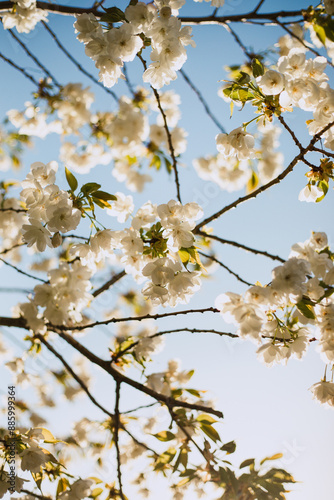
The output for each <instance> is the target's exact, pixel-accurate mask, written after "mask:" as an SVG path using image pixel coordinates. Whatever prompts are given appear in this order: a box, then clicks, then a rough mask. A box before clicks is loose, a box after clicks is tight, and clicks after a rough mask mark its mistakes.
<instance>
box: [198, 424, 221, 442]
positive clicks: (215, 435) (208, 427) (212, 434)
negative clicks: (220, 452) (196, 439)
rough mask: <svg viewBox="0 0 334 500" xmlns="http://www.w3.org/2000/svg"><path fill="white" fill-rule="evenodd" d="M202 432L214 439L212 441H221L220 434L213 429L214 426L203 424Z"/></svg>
mask: <svg viewBox="0 0 334 500" xmlns="http://www.w3.org/2000/svg"><path fill="white" fill-rule="evenodd" d="M200 425H201V430H202V431H203V432H204V434H206V435H207V436H208V437H209V438H210V439H212V441H214V442H216V441H220V436H219V434H218V432H217V431H216V429H214V428H213V427H212V425H208V424H204V423H201V424H200Z"/></svg>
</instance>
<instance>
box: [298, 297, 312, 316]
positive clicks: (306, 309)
mask: <svg viewBox="0 0 334 500" xmlns="http://www.w3.org/2000/svg"><path fill="white" fill-rule="evenodd" d="M296 307H297V309H298V310H299V311H300V312H301V313H302V314H303V316H305V318H308V319H315V314H314V312H313V308H312V306H311V305H310V304H306V303H305V302H304V301H303V300H300V301H299V302H298V304H296Z"/></svg>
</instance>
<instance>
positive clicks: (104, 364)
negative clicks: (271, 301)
mask: <svg viewBox="0 0 334 500" xmlns="http://www.w3.org/2000/svg"><path fill="white" fill-rule="evenodd" d="M217 311H218V310H217ZM54 330H55V331H57V330H56V329H54ZM57 333H58V335H59V336H60V337H61V338H62V339H64V340H65V341H66V342H67V343H68V344H70V345H71V346H72V347H74V349H76V350H77V351H79V352H81V354H83V355H84V356H85V357H86V358H87V359H89V360H90V361H91V362H92V363H94V364H96V365H98V366H100V367H101V368H103V369H104V370H105V371H106V372H107V373H109V374H110V375H111V376H112V377H113V378H114V379H115V381H116V382H117V381H118V382H122V383H123V382H124V383H125V384H127V385H130V386H131V387H133V388H134V389H137V390H138V391H140V392H143V393H145V394H147V395H148V396H151V397H152V398H154V399H156V400H157V401H162V402H163V403H165V404H166V406H167V407H168V408H175V407H181V408H188V409H190V410H199V411H204V412H207V413H212V414H213V415H216V416H217V417H219V418H223V413H222V412H221V411H219V410H214V409H213V408H209V407H207V406H204V405H198V404H195V403H187V402H186V401H180V400H177V399H174V398H172V397H169V396H165V395H164V394H160V393H158V392H156V391H154V390H153V389H150V388H149V387H147V386H145V385H143V384H141V383H139V382H137V381H136V380H133V379H130V378H129V377H127V376H125V375H123V374H122V373H121V372H119V371H118V370H117V369H116V368H114V367H113V366H112V363H111V362H110V361H104V360H102V359H100V358H99V357H98V356H96V355H95V354H94V353H92V352H91V351H89V350H88V349H87V348H86V347H84V346H83V345H82V344H80V343H79V342H78V341H77V340H75V339H74V338H73V337H71V336H70V335H68V334H66V333H62V332H60V331H58V332H57Z"/></svg>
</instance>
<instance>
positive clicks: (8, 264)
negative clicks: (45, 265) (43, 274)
mask: <svg viewBox="0 0 334 500" xmlns="http://www.w3.org/2000/svg"><path fill="white" fill-rule="evenodd" d="M0 261H1V262H3V263H4V264H6V266H9V267H11V268H12V269H15V271H17V272H18V273H20V274H23V276H27V277H28V278H32V279H34V280H37V281H41V282H42V283H47V281H46V280H43V279H42V278H38V276H34V275H33V274H29V273H26V272H25V271H22V270H21V269H19V268H18V267H16V266H14V265H13V264H10V263H9V262H7V261H6V260H4V259H2V258H1V257H0Z"/></svg>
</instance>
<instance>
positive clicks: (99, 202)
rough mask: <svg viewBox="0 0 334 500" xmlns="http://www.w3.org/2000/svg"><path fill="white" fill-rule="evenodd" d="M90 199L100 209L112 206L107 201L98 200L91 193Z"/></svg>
mask: <svg viewBox="0 0 334 500" xmlns="http://www.w3.org/2000/svg"><path fill="white" fill-rule="evenodd" d="M92 200H93V202H94V203H95V205H97V206H98V207H100V208H102V209H103V208H112V207H111V205H110V203H109V202H108V201H105V200H99V199H98V198H94V197H93V195H92Z"/></svg>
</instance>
